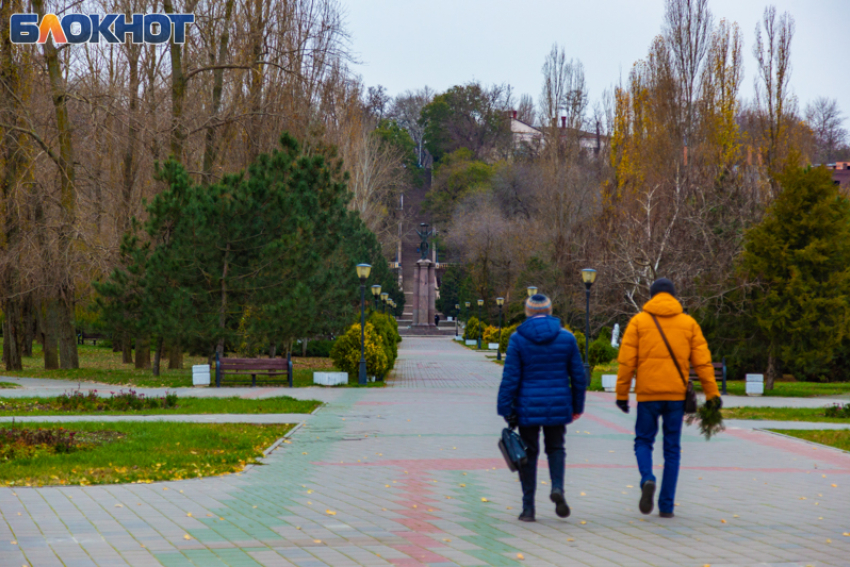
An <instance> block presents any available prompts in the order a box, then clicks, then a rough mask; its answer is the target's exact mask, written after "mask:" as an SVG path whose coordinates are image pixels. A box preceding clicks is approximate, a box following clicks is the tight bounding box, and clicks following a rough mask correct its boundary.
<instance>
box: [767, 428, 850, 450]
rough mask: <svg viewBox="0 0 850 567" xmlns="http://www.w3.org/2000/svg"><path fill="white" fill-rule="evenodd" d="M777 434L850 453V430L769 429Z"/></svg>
mask: <svg viewBox="0 0 850 567" xmlns="http://www.w3.org/2000/svg"><path fill="white" fill-rule="evenodd" d="M771 431H775V432H777V433H782V434H783V435H788V436H791V437H797V438H798V439H805V440H806V441H813V442H815V443H820V444H821V445H829V446H830V447H836V448H838V449H841V450H843V451H850V430H847V429H844V430H841V429H839V430H831V429H827V430H817V429H815V430H800V429H771Z"/></svg>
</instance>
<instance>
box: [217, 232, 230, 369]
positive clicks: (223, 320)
mask: <svg viewBox="0 0 850 567" xmlns="http://www.w3.org/2000/svg"><path fill="white" fill-rule="evenodd" d="M229 259H230V243H229V242H228V243H227V246H226V247H225V249H224V267H223V268H222V270H221V303H220V306H219V309H218V327H219V330H220V332H221V338H219V339H218V345H217V346H216V351H217V352H218V356H219V358H224V333H225V331H226V329H227V327H226V324H227V268H228V261H229Z"/></svg>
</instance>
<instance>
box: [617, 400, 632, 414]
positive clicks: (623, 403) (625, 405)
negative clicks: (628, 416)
mask: <svg viewBox="0 0 850 567" xmlns="http://www.w3.org/2000/svg"><path fill="white" fill-rule="evenodd" d="M617 407H618V408H620V409H621V410H622V411H623V413H629V400H617Z"/></svg>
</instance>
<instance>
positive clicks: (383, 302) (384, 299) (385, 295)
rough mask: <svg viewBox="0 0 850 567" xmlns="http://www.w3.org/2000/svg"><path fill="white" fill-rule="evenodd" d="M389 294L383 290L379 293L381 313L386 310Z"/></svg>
mask: <svg viewBox="0 0 850 567" xmlns="http://www.w3.org/2000/svg"><path fill="white" fill-rule="evenodd" d="M389 299H390V294H389V293H387V292H384V293H382V294H381V313H386V312H387V304H388V303H389Z"/></svg>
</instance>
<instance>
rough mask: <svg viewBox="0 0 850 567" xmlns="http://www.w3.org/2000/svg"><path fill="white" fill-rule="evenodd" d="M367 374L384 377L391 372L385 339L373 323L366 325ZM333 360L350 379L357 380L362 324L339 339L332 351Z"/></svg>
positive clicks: (353, 327) (352, 327)
mask: <svg viewBox="0 0 850 567" xmlns="http://www.w3.org/2000/svg"><path fill="white" fill-rule="evenodd" d="M365 355H366V373H367V374H368V375H369V376H379V377H383V376H385V375H386V373H387V372H388V371H389V359H388V357H387V348H386V346H385V345H384V339H383V337H381V335H380V333H378V331H376V330H375V326H374V325H373V324H372V323H369V322H367V323H366V329H365ZM331 359H332V360H333V361H334V366H336V367H337V368H339V369H340V370H341V371H343V372H348V377H349V379H351V378H352V377H354V378H357V375H358V372H359V371H360V324H359V323H355V324H354V325H352V326H351V327H349V329H348V331H346V333H345V334H344V335H342V336H341V337H339V338H338V339H337V340H336V342H335V343H334V346H333V348H332V349H331Z"/></svg>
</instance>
